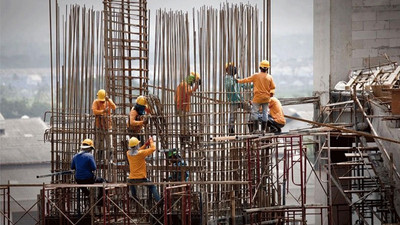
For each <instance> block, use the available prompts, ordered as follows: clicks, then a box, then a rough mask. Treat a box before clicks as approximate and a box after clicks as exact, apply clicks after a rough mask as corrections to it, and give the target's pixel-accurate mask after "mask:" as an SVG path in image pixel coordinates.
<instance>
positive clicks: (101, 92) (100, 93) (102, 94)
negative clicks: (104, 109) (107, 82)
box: [97, 89, 106, 102]
mask: <svg viewBox="0 0 400 225" xmlns="http://www.w3.org/2000/svg"><path fill="white" fill-rule="evenodd" d="M97 99H98V100H100V101H102V102H104V101H105V100H106V91H105V90H104V89H100V90H99V91H98V92H97Z"/></svg>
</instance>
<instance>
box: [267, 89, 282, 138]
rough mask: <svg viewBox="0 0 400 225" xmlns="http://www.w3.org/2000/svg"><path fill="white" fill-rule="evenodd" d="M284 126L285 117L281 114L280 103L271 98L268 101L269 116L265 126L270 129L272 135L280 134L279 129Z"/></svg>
mask: <svg viewBox="0 0 400 225" xmlns="http://www.w3.org/2000/svg"><path fill="white" fill-rule="evenodd" d="M285 124H286V120H285V116H284V114H283V109H282V104H281V102H280V101H279V100H278V99H277V98H275V97H271V99H270V101H269V114H268V122H267V126H268V127H269V128H270V132H272V133H281V132H282V130H281V128H282V127H284V126H285Z"/></svg>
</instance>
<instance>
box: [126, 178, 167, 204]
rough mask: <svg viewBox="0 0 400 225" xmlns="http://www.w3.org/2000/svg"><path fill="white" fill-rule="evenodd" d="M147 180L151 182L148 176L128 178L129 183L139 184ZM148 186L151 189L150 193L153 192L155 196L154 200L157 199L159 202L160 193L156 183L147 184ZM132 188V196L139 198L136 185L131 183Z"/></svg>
mask: <svg viewBox="0 0 400 225" xmlns="http://www.w3.org/2000/svg"><path fill="white" fill-rule="evenodd" d="M146 182H151V181H150V180H149V179H147V178H142V179H128V183H130V184H135V183H136V184H137V183H146ZM146 186H147V188H148V189H149V191H150V194H152V195H153V197H154V200H156V202H158V201H160V199H161V198H160V195H159V194H158V191H157V188H156V186H155V185H146ZM130 189H131V194H132V197H134V198H136V199H137V196H136V186H135V185H130Z"/></svg>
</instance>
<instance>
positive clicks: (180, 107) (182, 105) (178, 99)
mask: <svg viewBox="0 0 400 225" xmlns="http://www.w3.org/2000/svg"><path fill="white" fill-rule="evenodd" d="M193 84H195V85H194V87H193V88H192V86H193ZM199 85H201V79H200V74H199V73H195V72H191V73H190V75H189V76H188V77H187V78H186V80H184V81H182V82H181V83H180V84H179V85H178V87H177V88H176V91H175V104H176V111H177V113H178V114H179V113H184V112H186V113H187V112H189V111H190V97H191V96H192V94H193V92H195V91H196V90H197V88H198V87H199Z"/></svg>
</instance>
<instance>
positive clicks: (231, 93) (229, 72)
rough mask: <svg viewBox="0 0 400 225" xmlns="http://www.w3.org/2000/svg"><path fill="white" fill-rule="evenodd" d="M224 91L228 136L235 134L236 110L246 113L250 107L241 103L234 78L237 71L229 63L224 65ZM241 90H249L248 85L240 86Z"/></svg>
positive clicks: (251, 127) (238, 87)
mask: <svg viewBox="0 0 400 225" xmlns="http://www.w3.org/2000/svg"><path fill="white" fill-rule="evenodd" d="M225 72H226V74H225V91H226V97H227V100H228V102H229V103H230V104H229V110H230V112H229V122H228V128H229V134H233V133H235V124H234V123H235V121H236V111H237V110H238V109H243V110H244V111H246V112H250V110H251V107H250V104H249V103H247V102H243V97H242V96H241V95H240V86H239V84H238V83H236V82H235V80H234V76H235V75H236V73H237V69H236V67H235V65H234V64H233V63H232V62H230V63H227V64H226V65H225ZM241 87H243V88H246V89H248V88H251V86H250V85H241ZM249 128H250V132H251V131H252V129H253V126H249Z"/></svg>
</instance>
